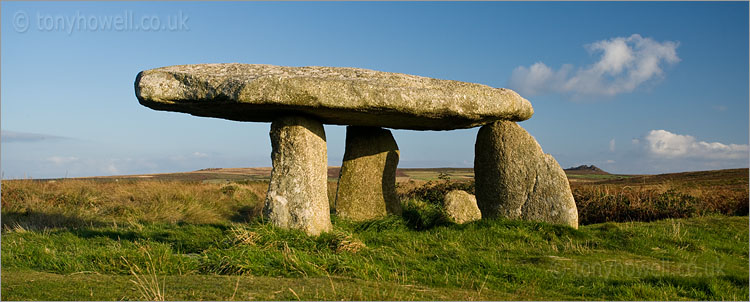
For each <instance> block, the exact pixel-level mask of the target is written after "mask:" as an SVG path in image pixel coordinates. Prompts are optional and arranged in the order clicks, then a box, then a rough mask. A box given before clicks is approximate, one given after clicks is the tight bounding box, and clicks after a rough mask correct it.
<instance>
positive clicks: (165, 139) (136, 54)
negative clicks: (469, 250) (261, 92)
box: [0, 2, 750, 178]
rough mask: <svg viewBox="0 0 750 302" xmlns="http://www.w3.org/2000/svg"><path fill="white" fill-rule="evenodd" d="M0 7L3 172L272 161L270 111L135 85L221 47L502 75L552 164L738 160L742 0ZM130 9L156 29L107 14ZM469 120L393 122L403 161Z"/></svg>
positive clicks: (743, 163) (463, 147)
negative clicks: (260, 115) (155, 106)
mask: <svg viewBox="0 0 750 302" xmlns="http://www.w3.org/2000/svg"><path fill="white" fill-rule="evenodd" d="M0 5H1V10H2V16H1V19H0V21H1V22H2V27H1V28H2V29H1V30H2V33H1V34H2V35H1V36H0V37H2V38H1V39H2V41H0V47H1V50H0V54H1V55H2V56H1V57H0V59H1V64H0V66H1V72H2V76H1V77H0V79H1V83H0V85H1V86H2V89H1V90H0V91H1V96H0V100H1V102H2V103H1V104H2V105H1V110H2V111H1V120H0V122H1V127H2V145H1V146H2V150H1V152H2V153H1V154H0V156H1V166H2V167H1V169H2V174H3V177H4V178H23V177H33V178H51V177H66V176H67V177H78V176H95V175H114V174H134V173H162V172H177V171H191V170H197V169H201V168H209V167H254V166H270V151H271V150H270V149H271V147H270V140H269V138H268V130H269V124H267V123H240V122H232V121H226V120H220V119H211V118H199V117H194V116H190V115H186V114H180V113H170V112H162V111H153V110H151V109H148V108H145V107H143V106H141V105H139V104H138V101H137V99H136V98H135V95H134V89H133V82H134V79H135V76H136V74H137V73H138V72H139V71H141V70H145V69H150V68H156V67H161V66H168V65H177V64H196V63H220V62H239V63H258V64H274V65H284V66H310V65H317V66H342V67H360V68H369V69H375V70H381V71H389V72H401V73H407V74H416V75H421V76H428V77H435V78H441V79H451V80H459V81H467V82H476V83H482V84H486V85H490V86H493V87H507V88H511V89H514V90H516V91H518V92H519V93H521V95H523V96H524V97H526V98H527V99H529V100H530V101H531V103H532V105H533V106H534V109H535V115H534V116H533V117H532V118H531V119H530V120H528V121H524V122H522V123H520V125H521V126H522V127H524V128H525V129H527V130H528V131H529V132H530V133H531V134H532V135H533V136H534V137H535V138H536V139H537V140H538V141H539V143H540V144H541V146H542V148H543V149H544V151H545V152H547V153H551V154H552V155H553V156H555V157H556V159H557V160H558V162H559V163H560V165H561V166H563V167H570V166H577V165H581V164H594V165H597V166H599V167H601V168H603V169H605V170H607V171H610V172H614V173H630V174H640V173H649V174H650V173H665V172H678V171H690V170H708V169H720V168H735V167H747V166H748V112H749V111H750V110H749V108H748V103H749V101H748V82H749V79H748V3H747V2H731V3H730V2H723V3H716V2H711V3H706V2H699V3H696V2H679V3H671V2H670V3H648V2H637V3H636V2H633V3H629V2H620V3H610V2H601V3H597V2H593V3H592V2H575V3H557V2H555V3H540V2H532V3H526V2H510V3H484V2H482V3H444V2H440V3H424V2H418V3H400V2H396V3H339V2H335V3H286V2H284V3H256V2H239V3H237V2H231V3H213V2H212V3H202V2H186V3H181V2H160V3H132V2H123V3H118V2H107V3H88V2H72V3H57V2H54V3H44V2H32V3H20V2H2V4H0ZM131 15H132V16H133V19H134V20H135V23H138V22H139V21H142V20H144V19H145V20H146V22H147V23H148V22H149V21H150V22H151V23H148V24H146V25H149V24H151V25H153V24H155V23H154V22H158V23H159V25H166V26H167V27H165V28H164V29H161V28H157V30H143V28H139V29H134V28H132V27H130V28H123V26H122V24H120V27H117V28H115V27H114V26H110V27H109V28H105V25H104V24H101V23H103V22H104V21H103V20H105V19H107V18H109V19H110V20H112V18H117V17H120V18H124V19H127V18H128V16H131ZM66 20H79V21H78V23H66ZM81 20H82V22H81ZM92 20H93V21H92ZM154 20H156V21H154ZM87 22H88V23H87ZM94 22H95V23H96V24H95V23H94ZM82 23H87V24H82ZM69 24H74V25H72V26H69ZM476 131H477V129H476V128H475V129H468V130H457V131H407V130H394V131H393V132H394V136H395V138H396V140H397V142H398V144H399V147H400V149H401V161H400V164H399V166H400V167H471V166H472V164H473V153H474V141H475V138H476ZM326 135H327V137H328V156H329V164H330V165H340V163H341V158H342V157H343V151H344V135H345V128H344V127H342V126H326Z"/></svg>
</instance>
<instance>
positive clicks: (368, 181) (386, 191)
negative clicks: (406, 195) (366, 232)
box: [336, 126, 401, 221]
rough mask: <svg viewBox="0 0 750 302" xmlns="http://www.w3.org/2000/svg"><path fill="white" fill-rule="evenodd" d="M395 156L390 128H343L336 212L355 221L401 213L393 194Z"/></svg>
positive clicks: (394, 143) (394, 186)
mask: <svg viewBox="0 0 750 302" xmlns="http://www.w3.org/2000/svg"><path fill="white" fill-rule="evenodd" d="M398 158H399V151H398V145H397V144H396V140H395V139H393V135H392V134H391V131H390V130H386V129H383V128H379V127H358V126H349V127H346V150H345V151H344V161H343V163H342V165H341V175H340V176H339V184H338V190H337V191H336V214H338V215H340V216H342V217H346V218H348V219H351V220H355V221H362V220H370V219H374V218H378V217H383V216H385V215H386V214H388V213H391V214H400V213H401V203H400V201H399V198H398V195H397V194H396V167H397V166H398Z"/></svg>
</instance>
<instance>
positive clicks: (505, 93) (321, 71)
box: [135, 63, 578, 235]
mask: <svg viewBox="0 0 750 302" xmlns="http://www.w3.org/2000/svg"><path fill="white" fill-rule="evenodd" d="M135 94H136V97H137V98H138V101H139V102H140V104H142V105H144V106H146V107H149V108H151V109H155V110H164V111H175V112H183V113H189V114H192V115H195V116H203V117H214V118H222V119H227V120H233V121H243V122H270V123H271V130H270V137H271V145H272V153H271V159H272V163H273V169H272V172H271V181H270V184H269V187H268V194H267V196H266V200H265V204H264V208H263V215H264V216H265V217H267V218H268V219H269V220H270V221H271V222H272V223H273V224H275V225H277V226H279V227H282V228H289V229H299V230H303V231H305V232H306V233H308V234H311V235H317V234H320V233H321V232H326V231H328V230H330V229H331V219H330V209H329V203H328V196H327V179H328V177H327V166H328V164H327V147H326V136H325V131H324V129H323V124H335V125H346V126H347V128H346V144H345V151H344V159H343V164H342V167H341V172H340V176H339V183H338V189H337V193H336V200H335V203H334V208H335V213H336V214H337V215H339V216H341V217H345V218H348V219H351V220H358V221H361V220H369V219H375V218H378V217H382V216H385V215H387V214H399V213H400V211H401V206H400V201H399V199H398V196H397V195H396V167H397V165H398V160H399V155H400V153H399V148H398V145H397V143H396V141H395V140H394V138H393V135H392V134H391V131H390V130H388V129H386V128H391V129H411V130H453V129H466V128H473V127H481V128H480V129H479V133H478V135H477V140H476V144H475V159H474V171H475V182H476V202H477V205H478V207H479V210H480V211H481V217H482V218H495V217H504V218H509V219H524V220H534V221H543V222H549V223H554V224H563V225H569V226H572V227H577V226H578V212H577V210H576V205H575V201H574V200H573V195H572V193H571V191H570V185H569V183H568V180H567V178H566V176H565V173H564V172H563V170H562V169H561V168H560V166H559V164H558V163H557V161H555V159H554V158H552V156H550V155H549V154H545V153H543V152H542V148H541V147H540V146H539V144H538V143H537V142H536V140H535V139H534V138H533V137H532V136H531V135H530V134H529V133H528V132H526V131H525V130H524V129H523V128H521V127H520V126H518V124H516V122H519V121H523V120H527V119H529V118H531V116H532V115H533V114H534V109H533V108H532V106H531V103H529V101H528V100H526V99H524V98H523V97H521V96H520V95H518V94H517V93H516V92H514V91H512V90H509V89H504V88H493V87H489V86H486V85H481V84H474V83H465V82H459V81H451V80H440V79H433V78H427V77H421V76H415V75H407V74H400V73H391V72H380V71H374V70H368V69H360V68H339V67H313V66H310V67H283V66H273V65H258V64H236V63H232V64H195V65H178V66H169V67H162V68H156V69H150V70H146V71H142V72H140V73H139V74H138V76H137V77H136V80H135Z"/></svg>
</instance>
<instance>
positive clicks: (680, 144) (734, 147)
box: [644, 130, 750, 160]
mask: <svg viewBox="0 0 750 302" xmlns="http://www.w3.org/2000/svg"><path fill="white" fill-rule="evenodd" d="M644 140H645V143H646V146H645V147H646V150H647V151H648V153H649V154H650V155H652V156H655V157H661V158H702V159H710V160H723V159H743V158H745V159H746V158H748V151H749V150H750V148H748V145H738V144H728V145H727V144H722V143H719V142H711V143H710V142H704V141H698V140H697V139H695V137H693V136H690V135H680V134H674V133H672V132H669V131H666V130H651V131H650V132H649V133H648V134H647V135H646V137H645V138H644Z"/></svg>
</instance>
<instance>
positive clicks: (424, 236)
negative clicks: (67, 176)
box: [2, 208, 748, 300]
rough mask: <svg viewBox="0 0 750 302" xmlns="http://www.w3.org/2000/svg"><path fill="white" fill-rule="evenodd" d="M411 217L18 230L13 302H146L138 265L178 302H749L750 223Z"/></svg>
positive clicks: (9, 282) (10, 256)
mask: <svg viewBox="0 0 750 302" xmlns="http://www.w3.org/2000/svg"><path fill="white" fill-rule="evenodd" d="M419 210H420V209H418V208H417V209H416V210H415V211H419ZM406 217H407V218H406V219H404V218H401V217H395V216H391V217H387V218H385V219H381V220H376V221H370V222H363V223H353V222H349V221H344V220H338V219H334V230H333V231H332V232H330V233H325V234H323V235H321V236H319V237H308V236H306V235H304V234H303V233H301V232H297V231H286V230H280V229H277V228H275V227H272V226H270V225H269V224H266V223H263V222H262V221H260V220H254V221H252V222H249V223H242V224H240V223H217V224H188V223H177V224H168V223H144V224H131V225H117V226H115V225H111V226H90V227H86V226H83V227H80V226H79V227H75V228H55V229H44V230H36V231H30V230H24V229H22V228H16V229H12V228H9V229H6V230H5V231H4V232H3V234H2V298H3V299H4V300H39V299H42V300H81V299H86V300H114V299H144V296H142V294H141V293H140V292H138V291H137V290H136V285H135V284H134V283H133V282H131V280H133V279H135V277H134V276H133V275H132V273H131V270H132V268H133V267H134V266H138V267H140V268H148V267H153V271H154V273H155V275H156V279H157V280H159V283H160V284H161V286H163V288H164V298H165V299H168V300H169V299H188V300H199V299H203V300H205V299H214V300H229V299H230V298H232V297H233V298H234V299H236V300H248V299H271V300H273V299H280V300H297V299H298V298H299V299H308V300H309V299H316V300H333V299H337V300H338V299H347V300H372V299H375V300H378V299H379V300H389V299H391V300H392V299H404V300H431V299H437V300H450V299H458V300H475V299H486V300H494V299H500V300H502V299H514V300H516V299H518V300H527V299H534V300H550V299H552V300H747V299H748V227H747V225H748V218H747V217H746V216H745V217H726V216H707V217H699V218H688V219H674V220H672V219H669V220H661V221H655V222H650V223H645V222H628V223H604V224H593V225H587V226H582V227H581V228H580V229H578V230H576V229H572V228H569V227H563V226H554V225H548V224H544V223H533V222H520V221H506V220H482V221H477V222H474V223H469V224H466V225H450V224H444V223H435V222H434V221H432V220H430V219H433V218H434V217H433V218H431V217H432V216H430V215H429V214H425V215H423V216H415V217H410V216H408V215H407V216H406ZM143 275H147V274H143ZM235 288H237V290H235Z"/></svg>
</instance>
